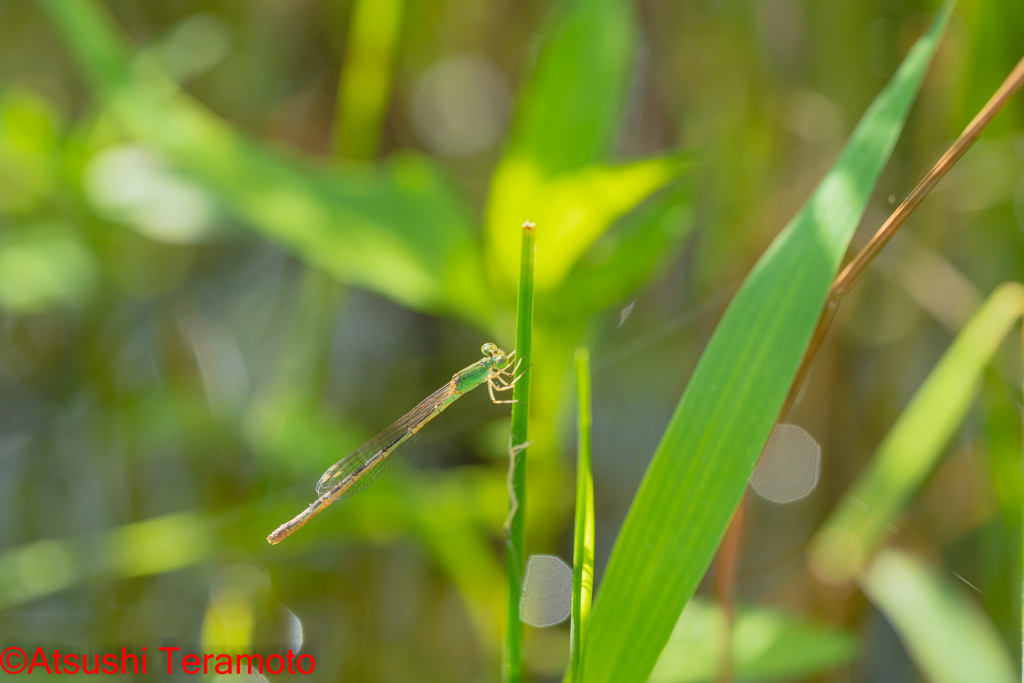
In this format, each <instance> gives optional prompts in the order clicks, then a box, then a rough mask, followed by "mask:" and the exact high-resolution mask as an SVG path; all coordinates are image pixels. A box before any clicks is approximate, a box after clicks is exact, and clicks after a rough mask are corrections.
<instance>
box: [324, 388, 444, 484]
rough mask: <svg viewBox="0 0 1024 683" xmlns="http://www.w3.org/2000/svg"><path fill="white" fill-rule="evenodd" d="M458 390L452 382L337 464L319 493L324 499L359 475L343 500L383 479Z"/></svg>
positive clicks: (329, 470)
mask: <svg viewBox="0 0 1024 683" xmlns="http://www.w3.org/2000/svg"><path fill="white" fill-rule="evenodd" d="M455 391H456V390H455V388H454V387H453V386H452V384H451V383H450V382H449V383H448V384H445V385H444V386H443V387H441V388H440V389H438V390H437V391H435V392H434V393H432V394H431V395H430V396H427V397H426V398H425V399H423V400H422V401H421V402H420V404H419V405H418V406H416V407H415V408H413V409H412V410H410V411H409V412H408V413H406V414H405V415H403V416H402V417H401V418H399V419H398V420H397V421H395V423H394V424H392V425H391V426H390V427H388V428H387V429H385V430H384V431H383V432H381V433H380V434H378V435H377V436H375V437H373V438H372V439H370V440H369V441H367V442H366V443H364V444H363V445H362V446H360V447H359V448H357V449H355V450H354V451H352V452H351V453H349V454H348V455H346V456H345V457H344V458H342V459H341V460H339V461H338V462H336V463H334V465H332V466H331V468H330V469H328V470H327V471H326V472H324V474H323V476H322V477H320V481H319V482H317V485H316V492H317V494H319V495H321V496H322V495H324V494H325V493H327V492H328V491H330V490H331V489H333V488H334V487H335V486H337V485H338V484H341V483H343V482H345V481H346V480H347V479H348V478H349V477H354V476H355V475H358V478H356V479H355V481H354V483H352V485H351V486H349V488H348V489H347V490H346V491H345V493H344V494H343V495H342V496H341V497H340V498H339V500H341V499H342V498H347V497H348V496H351V495H354V494H356V493H358V492H359V491H362V490H363V489H365V488H366V487H367V486H369V485H370V484H372V483H373V482H375V481H377V480H378V479H380V477H381V475H383V474H384V472H386V471H387V470H388V468H389V467H390V466H391V463H392V462H394V460H395V458H394V454H395V451H397V450H400V449H399V447H398V446H399V444H401V443H402V442H403V441H405V440H407V439H408V438H409V437H410V436H411V435H412V433H413V431H414V430H415V429H416V428H417V427H418V426H419V425H422V424H423V423H425V422H427V421H428V420H430V419H431V418H432V417H434V415H436V414H437V411H438V409H443V408H444V407H445V402H446V401H448V400H449V399H450V398H451V397H452V396H454V395H455ZM382 452H383V455H382Z"/></svg>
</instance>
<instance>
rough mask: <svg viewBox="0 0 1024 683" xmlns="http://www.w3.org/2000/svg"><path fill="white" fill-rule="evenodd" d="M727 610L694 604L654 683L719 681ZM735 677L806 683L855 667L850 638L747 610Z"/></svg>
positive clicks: (735, 642) (735, 653)
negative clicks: (802, 682)
mask: <svg viewBox="0 0 1024 683" xmlns="http://www.w3.org/2000/svg"><path fill="white" fill-rule="evenodd" d="M727 628H728V624H727V623H726V618H725V614H724V613H723V612H722V609H721V607H719V606H718V605H715V604H713V603H709V602H706V601H703V600H699V599H694V600H692V601H691V602H690V604H689V606H687V608H686V610H685V611H684V612H683V615H682V616H681V617H680V618H679V621H678V622H677V623H676V627H675V630H674V631H673V632H672V637H671V638H670V639H669V642H668V645H666V646H665V649H664V650H662V653H661V657H660V658H659V659H658V665H657V666H656V667H655V668H654V672H653V673H652V674H651V678H650V683H690V682H691V681H692V682H694V683H696V682H697V681H711V680H714V679H715V677H716V676H717V675H718V672H719V670H720V669H721V663H722V656H723V652H724V649H725V648H726V647H727V638H726V629H727ZM728 645H730V646H731V648H732V660H733V661H732V671H733V672H734V673H735V675H736V677H737V678H739V679H740V680H742V681H778V680H795V679H800V680H803V679H805V678H807V677H810V676H815V675H819V674H822V673H825V672H826V671H828V670H830V669H835V668H837V667H840V666H843V665H845V664H849V663H850V662H851V661H853V659H854V657H856V655H857V639H856V638H855V637H854V636H853V635H852V634H850V633H847V632H845V631H841V630H839V629H835V628H830V627H828V626H825V625H822V624H816V623H814V622H810V621H806V620H804V619H801V618H799V617H795V616H793V615H791V614H787V613H785V612H781V611H779V610H775V609H767V608H763V607H757V608H741V609H740V610H739V614H738V615H737V617H736V622H735V624H734V626H733V633H732V638H731V643H728Z"/></svg>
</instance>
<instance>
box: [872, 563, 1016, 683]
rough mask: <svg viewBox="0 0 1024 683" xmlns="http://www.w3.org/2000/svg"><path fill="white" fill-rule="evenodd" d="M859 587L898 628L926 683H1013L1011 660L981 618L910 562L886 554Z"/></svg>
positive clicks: (935, 578) (949, 585)
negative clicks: (927, 682)
mask: <svg viewBox="0 0 1024 683" xmlns="http://www.w3.org/2000/svg"><path fill="white" fill-rule="evenodd" d="M861 586H862V587H863V588H864V591H865V592H866V593H867V594H868V596H869V597H870V598H871V600H872V601H873V602H874V603H875V605H877V606H878V608H879V609H880V610H882V612H884V613H885V616H886V617H888V619H889V621H890V622H892V625H893V626H894V627H895V628H896V631H897V632H898V633H899V634H900V638H901V639H902V640H903V644H904V645H905V646H906V648H907V652H909V653H910V656H911V657H912V658H913V659H914V661H915V662H916V663H917V665H918V667H920V669H921V671H923V672H924V673H925V675H926V677H927V679H928V680H929V681H930V683H963V681H979V682H980V681H985V683H1015V681H1016V680H1017V678H1018V675H1016V674H1014V673H1013V666H1012V664H1011V663H1010V658H1009V657H1008V656H1007V653H1006V651H1005V650H1004V649H1003V647H1002V645H1001V644H1000V639H999V634H998V633H997V632H996V629H995V627H994V626H993V625H992V623H991V622H990V621H989V620H988V618H987V617H986V616H985V613H984V612H983V611H982V610H981V609H980V608H979V607H978V606H977V605H976V604H974V603H973V602H972V601H971V600H970V599H969V598H968V597H967V596H965V595H963V594H962V593H961V592H960V591H959V590H958V589H957V587H956V586H954V585H953V584H952V583H951V582H950V581H943V580H942V579H941V577H939V576H936V575H935V574H934V573H933V572H932V571H931V570H929V569H928V568H927V567H925V566H923V565H922V564H921V563H920V562H919V561H917V560H915V559H914V558H913V557H911V556H909V555H907V554H905V553H903V552H900V551H896V550H884V551H882V552H880V553H879V554H878V556H877V557H875V559H874V560H872V562H871V566H870V567H869V568H868V570H867V572H866V573H865V575H864V578H863V579H862V581H861Z"/></svg>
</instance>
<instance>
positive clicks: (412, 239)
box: [40, 0, 494, 325]
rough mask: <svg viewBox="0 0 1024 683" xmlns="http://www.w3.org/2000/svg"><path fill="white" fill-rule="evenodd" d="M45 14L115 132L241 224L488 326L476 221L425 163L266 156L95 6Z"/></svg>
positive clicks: (371, 283) (356, 277) (51, 1)
mask: <svg viewBox="0 0 1024 683" xmlns="http://www.w3.org/2000/svg"><path fill="white" fill-rule="evenodd" d="M40 2H41V4H42V6H43V7H44V8H45V9H46V10H47V11H48V12H49V14H50V16H51V17H52V18H53V20H54V23H55V24H56V26H57V27H58V29H60V31H61V33H62V35H63V37H64V38H65V39H66V41H67V42H68V44H69V45H70V47H71V48H72V53H73V55H74V56H75V57H76V58H77V59H78V61H79V62H80V63H81V65H82V66H83V68H84V70H85V72H86V76H87V77H89V78H90V79H91V80H92V82H93V84H94V85H95V88H96V91H97V93H98V94H99V96H100V97H101V98H102V101H103V104H104V105H105V106H106V107H107V109H108V111H109V112H110V113H111V114H113V116H114V118H115V119H116V120H117V121H118V123H119V124H120V125H121V126H123V127H124V128H125V129H126V130H127V131H128V132H130V133H131V134H132V135H133V136H135V137H137V138H139V139H142V140H144V141H146V143H148V144H149V145H151V146H153V147H154V148H156V149H157V150H158V151H159V152H161V153H162V154H163V155H164V156H165V157H167V158H168V159H169V160H170V161H172V162H173V163H174V164H175V165H176V166H177V168H178V169H180V170H182V171H184V172H185V173H187V174H189V175H190V176H191V177H192V178H194V179H195V180H197V181H199V182H200V183H202V184H203V185H204V186H205V187H206V188H207V189H208V190H210V191H211V192H212V193H213V194H215V195H216V197H217V198H218V199H219V201H220V204H221V205H222V206H223V207H225V209H226V210H228V211H230V212H231V213H232V214H234V215H235V216H236V217H238V218H239V219H240V220H242V221H244V222H245V223H246V224H248V225H250V226H251V227H253V228H254V229H256V230H259V231H260V232H261V233H263V234H264V235H267V236H269V237H271V238H272V239H275V240H277V241H279V242H280V243H282V244H284V245H286V246H287V247H288V248H290V249H291V250H293V251H294V252H295V253H296V254H298V255H299V256H301V257H302V258H303V259H305V260H306V261H307V262H308V263H310V264H312V265H314V266H316V267H319V268H321V269H323V270H324V271H326V272H328V273H331V274H332V275H333V276H335V277H336V278H338V279H340V280H343V281H346V282H352V283H355V284H358V285H360V286H364V287H368V288H371V289H374V290H376V291H378V292H380V293H382V294H384V295H385V296H388V297H390V298H392V299H394V300H395V301H398V302H400V303H402V304H404V305H406V306H409V307H411V308H415V309H419V310H426V311H431V312H447V313H454V314H456V315H459V316H461V317H463V319H466V320H469V321H471V322H473V323H477V324H484V325H486V324H489V323H490V322H492V320H491V318H492V317H493V311H494V307H493V302H491V301H490V297H489V288H488V287H487V286H486V281H485V277H484V273H483V267H482V262H481V259H480V253H479V245H478V243H477V240H476V238H475V236H474V234H473V229H472V224H471V220H470V217H469V214H468V213H467V211H466V207H465V205H464V204H463V203H462V202H461V200H460V199H459V198H458V197H457V195H456V194H455V193H454V191H453V190H452V188H451V187H450V186H449V185H448V183H447V182H446V181H445V180H444V178H443V177H442V176H441V174H440V173H439V172H438V171H437V169H435V168H434V167H433V166H431V165H430V164H429V163H427V162H426V161H425V160H423V159H419V158H412V157H405V158H402V159H396V160H394V161H393V162H392V163H391V164H389V165H388V166H387V167H385V168H383V169H371V168H367V167H364V166H361V165H360V166H354V167H353V166H349V167H336V168H333V169H326V168H320V167H318V166H316V165H314V164H312V163H308V162H304V161H303V160H301V159H300V158H299V157H298V155H295V154H291V155H289V154H285V153H282V152H280V151H278V150H274V149H270V148H265V147H262V146H260V145H258V144H256V143H254V142H253V141H251V140H248V139H246V138H244V137H243V136H241V135H239V134H237V133H236V132H234V131H233V130H232V129H231V127H230V126H229V125H227V124H226V123H224V122H223V121H221V120H219V119H217V118H216V117H215V116H214V115H213V114H211V113H210V112H209V111H207V110H205V109H204V108H203V107H202V106H200V105H199V104H198V103H197V102H195V101H194V100H192V99H191V98H189V97H188V96H187V95H185V94H183V93H181V92H180V91H179V90H178V89H177V88H176V86H175V85H174V84H173V83H171V82H170V81H169V80H167V78H166V77H164V76H163V75H162V74H161V73H159V72H158V71H157V70H156V69H154V68H153V65H152V64H150V63H149V62H147V61H146V60H133V59H132V57H131V55H130V53H129V51H128V49H127V48H126V47H125V45H124V44H123V41H122V39H121V36H120V34H119V33H118V32H117V30H116V28H115V26H114V24H113V20H112V19H111V18H110V17H109V16H108V15H107V14H106V13H105V12H104V11H103V10H102V7H101V6H99V5H98V4H97V3H95V2H92V1H90V0H75V2H63V1H62V0H40Z"/></svg>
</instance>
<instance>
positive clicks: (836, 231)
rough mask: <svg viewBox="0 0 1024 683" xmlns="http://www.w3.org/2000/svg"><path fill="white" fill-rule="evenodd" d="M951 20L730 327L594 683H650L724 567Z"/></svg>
mask: <svg viewBox="0 0 1024 683" xmlns="http://www.w3.org/2000/svg"><path fill="white" fill-rule="evenodd" d="M950 11H951V6H949V5H947V6H946V7H945V8H944V9H943V11H942V12H941V13H940V15H939V16H938V18H937V19H936V21H935V22H934V23H933V25H932V27H931V28H930V29H929V30H928V32H927V33H926V34H925V35H924V36H923V37H922V38H921V39H920V40H919V41H918V42H917V44H916V45H915V46H914V47H913V48H912V49H911V51H910V52H909V53H908V55H907V57H906V59H905V60H904V62H903V64H902V65H901V66H900V68H899V70H898V71H897V72H896V74H895V75H894V76H893V78H892V80H891V81H890V83H889V84H888V85H887V86H886V88H885V89H884V90H883V91H882V92H881V93H880V94H879V96H878V97H877V98H876V99H875V101H874V102H873V103H872V105H871V106H870V107H869V108H868V111H867V112H866V113H865V115H864V117H863V118H862V120H861V122H860V123H859V124H858V125H857V128H856V129H855V130H854V132H853V135H852V136H851V138H850V140H849V142H848V143H847V145H846V148H845V149H844V150H843V152H842V154H841V155H840V157H839V159H838V160H837V162H836V164H835V165H834V166H833V168H832V170H831V171H830V172H829V173H828V175H827V176H826V177H825V179H824V180H823V181H822V183H821V184H820V185H819V187H818V189H817V190H816V191H815V193H814V195H813V196H812V197H811V198H810V200H809V201H808V202H807V204H806V205H805V206H804V208H803V209H802V210H801V211H800V213H799V214H798V215H797V216H796V217H795V218H794V219H793V221H792V222H791V223H790V225H789V226H787V228H786V229H785V230H784V231H783V232H782V234H780V235H779V237H778V238H777V239H776V240H775V242H774V243H773V244H772V246H771V247H770V248H769V249H768V251H767V252H766V253H765V254H764V256H763V257H762V258H761V260H760V261H759V262H758V264H757V265H756V266H755V268H754V270H753V271H752V272H751V274H750V275H749V276H748V277H747V279H746V281H745V282H744V284H743V287H742V288H741V289H740V291H739V293H738V294H737V295H736V297H735V299H734V300H733V302H732V304H731V305H730V306H729V309H728V310H727V311H726V313H725V315H724V317H723V318H722V321H721V323H720V324H719V326H718V328H717V330H716V331H715V334H714V335H713V337H712V339H711V341H710V343H709V344H708V347H707V349H706V350H705V352H704V355H703V356H702V358H701V360H700V362H699V363H698V365H697V368H696V370H695V371H694V373H693V376H692V378H691V379H690V382H689V385H688V386H687V388H686V391H685V392H684V394H683V397H682V399H681V400H680V402H679V405H678V407H677V408H676V411H675V414H674V415H673V416H672V420H671V422H670V424H669V426H668V429H667V430H666V431H665V434H664V436H663V437H662V440H661V443H660V444H659V446H658V448H657V450H656V452H655V454H654V458H653V459H652V461H651V464H650V466H649V467H648V469H647V473H646V475H645V476H644V480H643V482H642V484H641V486H640V490H639V492H638V493H637V495H636V498H635V500H634V501H633V505H632V507H631V508H630V511H629V514H628V515H627V517H626V521H625V524H624V525H623V528H622V531H621V532H620V534H619V537H618V540H617V541H616V544H615V547H614V549H613V551H612V555H611V558H610V560H609V562H608V567H607V570H606V572H605V576H604V581H603V583H602V585H601V587H600V590H599V591H598V594H597V598H596V601H595V604H594V611H593V614H592V615H591V620H590V629H589V632H588V634H587V639H586V643H585V646H584V650H583V667H582V678H583V680H585V681H588V683H605V682H611V681H614V682H615V683H631V682H635V683H640V682H641V681H645V680H647V677H648V676H649V675H650V673H651V670H652V669H653V667H654V664H655V662H656V661H657V659H658V655H659V654H660V652H661V650H662V648H663V647H664V645H665V643H666V642H667V641H668V639H669V635H670V634H671V633H672V629H673V626H674V625H675V622H676V620H677V619H678V618H679V615H680V614H681V613H682V611H683V608H684V607H685V606H686V603H687V601H688V600H689V599H690V597H691V596H692V595H693V592H694V590H695V589H696V587H697V584H698V583H699V582H700V579H701V577H702V576H703V575H704V572H705V571H706V569H707V567H708V565H709V564H710V562H711V558H712V557H713V555H714V552H715V548H716V547H717V545H718V543H719V541H720V540H721V538H722V535H723V533H724V531H725V528H726V526H727V524H728V522H729V519H730V518H731V517H732V514H733V511H734V510H735V509H736V506H737V504H738V503H739V501H740V498H741V496H742V494H743V491H744V489H745V488H746V485H747V480H748V479H749V477H750V474H751V472H752V471H753V469H754V465H755V464H756V462H757V458H758V455H759V454H760V453H761V450H762V449H763V448H764V445H765V443H766V442H767V440H768V437H769V435H770V434H771V431H772V427H773V425H774V424H775V421H776V419H777V417H778V414H779V410H780V409H781V407H782V403H783V401H784V399H785V396H786V393H787V391H788V390H789V386H790V384H791V383H792V381H793V377H794V375H795V373H796V369H797V366H798V364H799V362H800V359H801V356H802V354H803V352H804V349H805V348H806V345H807V343H808V341H809V339H810V336H811V333H812V330H813V328H814V326H815V323H816V321H817V319H818V315H819V313H820V312H821V310H822V306H823V305H824V303H825V298H826V294H827V290H828V287H829V284H830V283H831V281H832V279H833V277H834V275H835V272H836V270H837V268H838V265H839V262H840V260H841V259H842V256H843V254H844V252H845V251H846V248H847V246H848V244H849V240H850V237H851V236H852V234H853V231H854V229H855V228H856V226H857V223H858V222H859V220H860V218H861V215H862V214H863V212H864V209H865V207H866V205H867V201H868V198H869V196H870V194H871V191H872V188H873V187H874V185H875V183H876V182H877V179H878V175H879V173H880V172H881V170H882V167H883V166H884V165H885V162H886V160H887V159H888V157H889V154H890V153H891V151H892V148H893V145H894V144H895V142H896V139H897V137H898V136H899V133H900V130H901V129H902V126H903V122H904V120H905V118H906V116H907V112H908V111H909V109H910V105H911V103H912V102H913V101H914V98H915V96H916V94H917V91H918V88H919V86H920V83H921V80H922V78H923V76H924V73H925V70H926V69H927V66H928V63H929V61H930V59H931V56H932V54H933V52H934V50H935V47H936V45H937V43H938V40H939V37H940V36H941V35H942V32H943V28H944V27H945V25H946V21H947V20H948V17H949V14H950ZM624 634H628V636H627V637H624Z"/></svg>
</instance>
